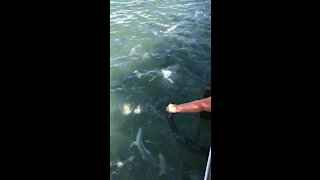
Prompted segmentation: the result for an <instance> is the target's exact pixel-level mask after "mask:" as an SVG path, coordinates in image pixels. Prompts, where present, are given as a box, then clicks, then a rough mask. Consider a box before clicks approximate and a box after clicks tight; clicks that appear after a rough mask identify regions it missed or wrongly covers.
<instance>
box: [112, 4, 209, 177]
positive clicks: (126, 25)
mask: <svg viewBox="0 0 320 180" xmlns="http://www.w3.org/2000/svg"><path fill="white" fill-rule="evenodd" d="M210 3H211V2H210V1H208V0H198V1H194V0H154V1H149V0H131V1H127V0H117V1H114V0H112V1H110V106H111V109H110V148H111V149H110V158H111V159H112V160H119V157H118V154H117V150H118V149H121V152H123V153H124V155H125V156H126V157H130V156H131V155H134V156H135V158H134V160H133V170H134V171H135V172H134V173H133V172H130V171H128V170H126V169H125V168H121V170H119V172H118V175H119V178H120V179H139V177H145V178H146V179H151V178H158V179H166V176H158V175H159V171H160V169H159V168H157V167H152V166H150V164H148V162H145V161H143V160H142V158H141V156H140V153H139V151H138V150H137V149H134V148H133V149H131V150H129V147H130V145H131V143H132V142H133V141H134V140H135V138H136V135H137V132H138V129H139V128H140V127H141V128H142V130H143V140H144V142H145V146H146V148H147V149H148V150H149V151H150V153H151V154H152V156H153V157H154V158H155V159H157V162H158V163H159V154H161V157H162V156H163V159H165V160H166V164H167V165H168V166H170V167H172V168H173V169H174V172H173V173H174V175H175V176H177V177H182V178H184V179H200V177H201V176H202V172H204V169H205V165H206V159H199V158H198V157H197V156H195V155H193V154H192V153H190V152H189V151H187V150H186V149H185V148H184V147H182V146H181V145H180V144H178V143H177V142H176V141H175V139H174V138H173V137H172V135H171V132H170V131H169V129H168V124H167V122H166V112H165V106H166V105H167V104H168V103H169V102H173V103H183V102H187V101H191V100H194V99H198V98H201V97H202V96H203V88H204V87H206V86H210V85H211V84H210V81H211V76H210V74H211V68H210V64H211V44H210V42H211V9H210V7H211V4H210ZM176 121H177V125H178V126H179V129H181V131H182V132H184V133H186V135H187V136H189V137H190V138H192V137H194V135H195V133H196V132H195V128H194V127H195V126H199V129H200V131H199V132H201V133H200V134H199V137H198V141H199V143H201V144H202V145H203V146H206V147H209V146H210V128H208V127H209V126H208V124H206V123H202V120H199V119H198V116H197V115H194V116H190V115H186V114H185V115H180V116H178V117H177V119H176ZM200 122H201V123H200ZM203 126H206V127H203ZM116 147H117V148H116ZM208 149H209V148H208ZM133 170H132V171H133ZM133 174H135V175H133ZM140 175H143V176H140ZM169 177H173V176H169ZM180 179H181V178H180Z"/></svg>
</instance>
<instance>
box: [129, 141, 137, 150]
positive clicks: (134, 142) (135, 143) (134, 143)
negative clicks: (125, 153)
mask: <svg viewBox="0 0 320 180" xmlns="http://www.w3.org/2000/svg"><path fill="white" fill-rule="evenodd" d="M134 145H137V142H136V141H133V143H132V144H131V145H130V147H129V151H130V150H131V149H132V147H133V146H134Z"/></svg>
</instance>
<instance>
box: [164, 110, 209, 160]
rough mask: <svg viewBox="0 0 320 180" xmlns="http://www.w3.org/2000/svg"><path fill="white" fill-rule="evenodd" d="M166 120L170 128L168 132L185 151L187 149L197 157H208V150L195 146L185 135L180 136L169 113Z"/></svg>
mask: <svg viewBox="0 0 320 180" xmlns="http://www.w3.org/2000/svg"><path fill="white" fill-rule="evenodd" d="M167 120H168V124H169V128H170V131H171V133H172V135H173V137H174V138H175V139H176V140H177V141H178V142H179V143H180V144H182V145H183V146H184V147H185V148H186V149H188V150H189V151H191V152H193V153H195V154H197V155H200V156H202V157H207V156H208V153H209V150H206V149H205V148H203V147H200V146H198V145H197V144H194V143H193V142H192V140H191V139H189V138H188V137H186V136H185V135H183V134H181V132H180V131H179V129H178V128H177V126H176V125H175V123H174V119H173V115H172V114H171V113H169V115H168V118H167Z"/></svg>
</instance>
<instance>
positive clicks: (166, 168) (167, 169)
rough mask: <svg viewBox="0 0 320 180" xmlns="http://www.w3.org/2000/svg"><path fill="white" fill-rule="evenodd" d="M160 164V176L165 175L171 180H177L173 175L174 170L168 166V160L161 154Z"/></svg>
mask: <svg viewBox="0 0 320 180" xmlns="http://www.w3.org/2000/svg"><path fill="white" fill-rule="evenodd" d="M159 162H160V173H159V176H161V175H162V174H165V175H166V176H167V178H168V179H169V180H175V179H177V178H176V176H175V175H174V173H173V170H172V169H171V168H170V167H169V166H168V164H167V161H166V159H165V158H164V156H163V155H162V154H161V153H160V154H159Z"/></svg>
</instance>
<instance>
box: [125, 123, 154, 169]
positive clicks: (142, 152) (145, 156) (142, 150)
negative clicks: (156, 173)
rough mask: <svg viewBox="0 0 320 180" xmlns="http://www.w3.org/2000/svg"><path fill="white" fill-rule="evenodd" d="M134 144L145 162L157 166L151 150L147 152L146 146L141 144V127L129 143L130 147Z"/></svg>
mask: <svg viewBox="0 0 320 180" xmlns="http://www.w3.org/2000/svg"><path fill="white" fill-rule="evenodd" d="M134 145H136V146H137V148H138V150H139V152H140V155H141V157H142V159H143V160H144V161H146V162H149V163H150V164H152V165H153V166H156V167H158V166H159V165H158V163H157V162H156V160H155V158H154V157H153V156H152V154H151V152H149V151H148V150H147V149H146V147H145V146H144V144H143V139H142V129H141V127H140V128H139V130H138V133H137V136H136V140H135V141H134V142H133V143H132V144H131V146H130V149H131V148H132V147H133V146H134Z"/></svg>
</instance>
